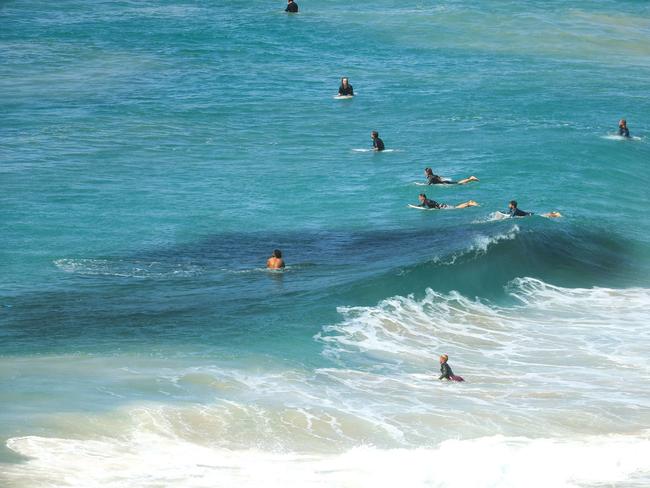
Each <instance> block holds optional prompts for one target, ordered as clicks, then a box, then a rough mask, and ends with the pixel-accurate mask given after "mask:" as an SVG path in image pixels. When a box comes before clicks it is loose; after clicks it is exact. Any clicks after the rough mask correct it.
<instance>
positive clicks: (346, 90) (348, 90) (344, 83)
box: [339, 78, 354, 97]
mask: <svg viewBox="0 0 650 488" xmlns="http://www.w3.org/2000/svg"><path fill="white" fill-rule="evenodd" d="M339 96H340V97H353V96H354V90H353V89H352V85H350V82H349V81H348V79H347V78H341V86H339Z"/></svg>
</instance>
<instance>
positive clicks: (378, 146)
mask: <svg viewBox="0 0 650 488" xmlns="http://www.w3.org/2000/svg"><path fill="white" fill-rule="evenodd" d="M370 137H371V138H372V148H373V149H374V150H375V151H383V150H384V149H386V148H385V146H384V141H382V140H381V139H380V138H379V132H377V131H376V130H373V131H372V132H371V133H370Z"/></svg>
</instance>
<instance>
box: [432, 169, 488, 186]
mask: <svg viewBox="0 0 650 488" xmlns="http://www.w3.org/2000/svg"><path fill="white" fill-rule="evenodd" d="M424 176H425V177H426V178H427V181H428V182H429V183H428V184H429V185H466V184H467V183H469V182H470V181H478V178H477V177H476V176H470V177H469V178H464V179H462V180H458V181H450V180H443V179H442V178H441V177H440V176H438V175H434V174H433V170H432V169H431V168H424Z"/></svg>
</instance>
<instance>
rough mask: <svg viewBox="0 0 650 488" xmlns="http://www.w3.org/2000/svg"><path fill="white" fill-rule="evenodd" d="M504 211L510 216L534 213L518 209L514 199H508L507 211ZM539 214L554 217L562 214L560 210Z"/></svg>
mask: <svg viewBox="0 0 650 488" xmlns="http://www.w3.org/2000/svg"><path fill="white" fill-rule="evenodd" d="M504 213H505V214H506V215H510V217H528V216H529V215H534V214H533V212H524V211H523V210H519V208H517V201H516V200H510V203H509V204H508V211H507V212H504ZM541 216H542V217H548V218H556V217H562V214H561V213H560V212H549V213H545V214H541Z"/></svg>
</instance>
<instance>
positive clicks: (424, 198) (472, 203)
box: [416, 193, 478, 210]
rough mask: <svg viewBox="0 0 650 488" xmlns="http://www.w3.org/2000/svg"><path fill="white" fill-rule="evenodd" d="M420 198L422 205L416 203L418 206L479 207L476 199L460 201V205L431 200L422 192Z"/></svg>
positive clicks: (443, 207) (439, 207)
mask: <svg viewBox="0 0 650 488" xmlns="http://www.w3.org/2000/svg"><path fill="white" fill-rule="evenodd" d="M418 200H419V201H420V205H416V206H417V207H421V208H428V209H431V210H433V209H436V210H443V209H445V208H467V207H478V203H476V202H475V201H474V200H469V201H467V202H464V203H459V204H458V205H447V204H446V203H438V202H436V201H435V200H431V199H429V198H427V196H426V195H425V194H424V193H420V194H419V195H418Z"/></svg>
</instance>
